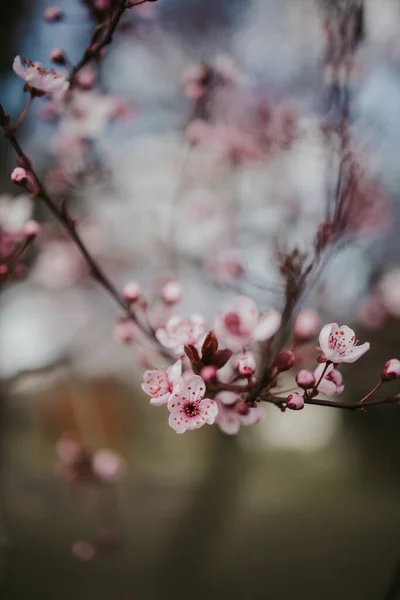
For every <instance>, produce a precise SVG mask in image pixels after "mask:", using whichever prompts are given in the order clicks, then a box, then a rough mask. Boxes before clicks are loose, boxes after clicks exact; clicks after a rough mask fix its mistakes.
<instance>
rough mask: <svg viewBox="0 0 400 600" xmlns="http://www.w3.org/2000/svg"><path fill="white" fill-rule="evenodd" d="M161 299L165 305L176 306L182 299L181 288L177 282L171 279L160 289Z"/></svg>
mask: <svg viewBox="0 0 400 600" xmlns="http://www.w3.org/2000/svg"><path fill="white" fill-rule="evenodd" d="M160 295H161V298H162V299H163V300H164V302H165V303H166V304H176V303H177V302H179V300H180V299H181V298H182V288H181V285H180V283H179V282H178V281H175V280H173V279H171V281H167V282H166V283H164V285H163V286H162V288H161V291H160Z"/></svg>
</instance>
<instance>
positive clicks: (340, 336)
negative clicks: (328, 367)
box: [319, 323, 370, 364]
mask: <svg viewBox="0 0 400 600" xmlns="http://www.w3.org/2000/svg"><path fill="white" fill-rule="evenodd" d="M319 345H320V348H321V352H322V353H323V355H324V356H325V358H326V360H330V361H332V362H333V363H336V364H340V363H353V362H355V361H356V360H358V359H359V358H360V357H361V356H362V355H363V354H365V352H367V351H368V350H369V347H370V345H369V343H368V342H365V343H364V344H361V346H359V345H358V340H356V335H355V333H354V331H353V330H352V329H350V327H347V325H341V326H340V327H339V325H338V324H337V323H329V324H328V325H325V326H324V327H323V328H322V329H321V333H320V335H319Z"/></svg>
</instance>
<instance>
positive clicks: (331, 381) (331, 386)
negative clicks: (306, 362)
mask: <svg viewBox="0 0 400 600" xmlns="http://www.w3.org/2000/svg"><path fill="white" fill-rule="evenodd" d="M325 367H326V364H323V363H321V364H320V365H319V366H318V367H317V368H316V369H315V371H314V377H315V381H319V380H320V378H321V375H322V373H323V371H324V369H325ZM342 381H343V377H342V374H341V373H339V371H338V370H337V369H335V368H334V366H333V365H328V367H326V370H325V374H324V376H323V378H322V379H321V381H319V384H318V388H317V389H318V391H319V392H321V394H326V395H327V396H336V395H337V394H341V393H342V392H343V390H344V385H343V384H342Z"/></svg>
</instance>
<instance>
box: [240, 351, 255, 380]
mask: <svg viewBox="0 0 400 600" xmlns="http://www.w3.org/2000/svg"><path fill="white" fill-rule="evenodd" d="M255 370H256V360H255V358H254V354H252V353H251V352H245V353H244V354H242V355H241V356H239V358H238V371H239V373H240V375H243V376H244V377H249V376H250V375H253V373H254V371H255Z"/></svg>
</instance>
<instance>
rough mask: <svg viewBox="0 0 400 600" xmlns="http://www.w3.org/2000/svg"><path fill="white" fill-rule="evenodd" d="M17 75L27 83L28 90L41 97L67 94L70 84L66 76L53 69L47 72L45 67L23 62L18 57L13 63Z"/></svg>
mask: <svg viewBox="0 0 400 600" xmlns="http://www.w3.org/2000/svg"><path fill="white" fill-rule="evenodd" d="M13 69H14V71H15V73H16V74H17V75H18V76H19V77H21V79H23V80H24V81H25V83H26V86H27V90H28V91H30V92H31V93H34V94H36V95H39V96H43V95H45V94H54V93H60V92H61V93H62V92H65V91H66V90H67V89H68V87H69V83H68V81H67V78H66V75H65V74H64V73H60V72H59V71H55V70H54V69H51V70H50V71H46V69H44V68H43V66H42V65H41V64H40V63H38V62H36V63H34V62H32V61H29V62H28V61H26V60H25V61H24V63H22V62H21V59H20V57H19V56H16V57H15V59H14V63H13Z"/></svg>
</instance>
